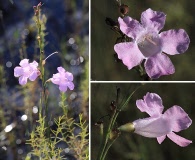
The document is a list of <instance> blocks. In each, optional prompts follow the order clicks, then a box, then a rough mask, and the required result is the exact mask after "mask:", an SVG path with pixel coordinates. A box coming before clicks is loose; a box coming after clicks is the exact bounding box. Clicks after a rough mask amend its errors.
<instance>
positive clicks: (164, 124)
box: [119, 93, 192, 147]
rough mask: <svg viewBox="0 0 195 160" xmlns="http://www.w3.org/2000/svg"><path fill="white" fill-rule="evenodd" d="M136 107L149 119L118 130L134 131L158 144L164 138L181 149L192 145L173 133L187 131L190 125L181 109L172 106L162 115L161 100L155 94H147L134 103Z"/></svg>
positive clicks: (140, 120)
mask: <svg viewBox="0 0 195 160" xmlns="http://www.w3.org/2000/svg"><path fill="white" fill-rule="evenodd" d="M136 105H137V107H138V109H139V110H140V111H141V112H146V113H148V114H149V115H150V117H148V118H143V119H138V120H135V121H134V122H133V123H127V124H125V125H122V126H120V127H119V130H121V131H128V132H132V131H134V132H135V133H137V134H139V135H142V136H144V137H149V138H157V141H158V143H159V144H161V143H162V142H163V141H164V139H165V138H166V136H167V137H168V138H169V139H171V140H172V141H173V142H175V143H176V144H178V145H179V146H181V147H186V146H188V145H189V144H190V143H192V141H190V140H188V139H185V138H183V137H181V136H178V135H177V134H175V133H174V132H179V131H181V130H184V129H187V128H188V127H189V126H190V125H191V124H192V120H191V119H190V117H189V116H188V114H187V113H186V112H185V111H184V110H183V109H182V108H181V107H179V106H176V105H174V106H173V107H171V108H169V109H168V110H166V111H165V112H164V113H162V111H163V109H164V106H163V105H162V100H161V98H160V96H159V95H157V94H155V93H147V94H146V95H145V96H144V99H143V100H137V101H136Z"/></svg>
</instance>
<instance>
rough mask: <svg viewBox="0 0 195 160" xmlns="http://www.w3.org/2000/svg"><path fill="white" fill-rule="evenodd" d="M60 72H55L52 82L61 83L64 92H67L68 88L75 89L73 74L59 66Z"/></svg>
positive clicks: (60, 88)
mask: <svg viewBox="0 0 195 160" xmlns="http://www.w3.org/2000/svg"><path fill="white" fill-rule="evenodd" d="M57 69H58V72H59V73H56V74H53V77H52V78H51V79H50V80H51V81H52V83H54V84H57V85H59V90H60V91H62V92H66V91H67V88H69V89H70V90H73V89H74V84H73V83H72V81H73V75H72V73H70V72H67V71H66V70H65V69H64V68H62V67H58V68H57Z"/></svg>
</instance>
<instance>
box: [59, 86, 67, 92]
mask: <svg viewBox="0 0 195 160" xmlns="http://www.w3.org/2000/svg"><path fill="white" fill-rule="evenodd" d="M59 90H60V91H62V92H66V91H67V86H66V85H60V86H59Z"/></svg>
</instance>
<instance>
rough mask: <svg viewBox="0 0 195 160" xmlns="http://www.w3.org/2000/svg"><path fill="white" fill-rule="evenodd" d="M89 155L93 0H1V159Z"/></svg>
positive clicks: (74, 159)
mask: <svg viewBox="0 0 195 160" xmlns="http://www.w3.org/2000/svg"><path fill="white" fill-rule="evenodd" d="M64 159H66V160H88V159H89V1H88V0H71V1H69V0H55V1H54V0H0V160H64Z"/></svg>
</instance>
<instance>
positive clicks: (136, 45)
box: [114, 8, 190, 79]
mask: <svg viewBox="0 0 195 160" xmlns="http://www.w3.org/2000/svg"><path fill="white" fill-rule="evenodd" d="M165 19H166V15H165V14H164V13H163V12H159V11H153V10H152V9H150V8H149V9H147V10H146V11H144V12H143V13H142V15H141V23H139V22H138V21H137V20H135V19H133V18H131V17H128V16H127V17H124V18H120V17H119V18H118V22H119V26H120V30H121V31H122V32H123V33H124V34H125V35H127V36H128V37H130V38H132V41H131V42H122V43H118V44H115V46H114V50H115V52H116V53H117V55H118V58H119V59H121V60H122V62H123V64H124V65H126V66H127V67H128V69H129V70H130V69H132V68H133V67H135V66H137V65H139V64H141V63H142V61H143V60H145V62H144V66H145V70H146V73H147V74H148V76H149V77H150V78H152V79H157V78H159V77H160V76H162V75H170V74H173V73H174V72H175V67H174V65H173V63H172V62H171V60H170V58H169V57H168V56H167V55H166V54H169V55H176V54H181V53H184V52H185V51H186V50H187V49H188V47H189V43H190V39H189V36H188V34H187V33H186V31H185V30H184V29H177V30H175V29H171V30H168V31H163V32H161V33H159V31H160V30H161V29H162V28H163V27H164V24H165ZM165 53H166V54H165Z"/></svg>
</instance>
